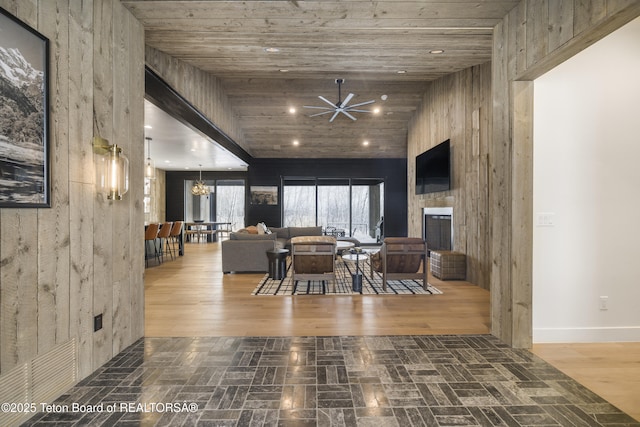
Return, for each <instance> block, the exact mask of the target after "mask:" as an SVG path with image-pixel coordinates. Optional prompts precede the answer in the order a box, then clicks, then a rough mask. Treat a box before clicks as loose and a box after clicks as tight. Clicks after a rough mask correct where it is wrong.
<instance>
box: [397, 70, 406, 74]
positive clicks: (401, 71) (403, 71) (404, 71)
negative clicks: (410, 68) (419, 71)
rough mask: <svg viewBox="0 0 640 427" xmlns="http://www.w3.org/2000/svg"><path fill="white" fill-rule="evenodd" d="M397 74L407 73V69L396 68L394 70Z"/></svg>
mask: <svg viewBox="0 0 640 427" xmlns="http://www.w3.org/2000/svg"><path fill="white" fill-rule="evenodd" d="M396 72H397V73H398V74H407V70H398V71H396Z"/></svg>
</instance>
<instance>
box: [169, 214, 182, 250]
mask: <svg viewBox="0 0 640 427" xmlns="http://www.w3.org/2000/svg"><path fill="white" fill-rule="evenodd" d="M182 224H183V222H182V221H176V222H174V223H173V227H171V233H169V238H170V240H171V245H172V248H171V250H172V251H173V253H174V255H175V253H176V251H177V250H176V244H177V245H178V250H179V249H180V234H181V233H182Z"/></svg>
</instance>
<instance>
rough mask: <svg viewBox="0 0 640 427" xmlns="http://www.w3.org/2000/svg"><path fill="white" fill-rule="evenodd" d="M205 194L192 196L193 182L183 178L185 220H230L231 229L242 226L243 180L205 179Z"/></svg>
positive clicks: (243, 212) (243, 208) (243, 207)
mask: <svg viewBox="0 0 640 427" xmlns="http://www.w3.org/2000/svg"><path fill="white" fill-rule="evenodd" d="M204 183H205V184H206V185H207V186H208V187H209V194H208V195H206V196H194V195H193V194H191V187H193V184H194V182H193V181H190V180H185V182H184V186H185V197H186V200H185V205H184V206H185V213H184V218H185V221H187V222H192V221H198V220H201V221H206V222H230V223H231V229H232V230H238V229H240V228H242V227H244V214H245V206H244V202H245V183H244V181H243V180H207V181H204Z"/></svg>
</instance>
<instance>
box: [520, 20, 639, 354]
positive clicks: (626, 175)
mask: <svg viewBox="0 0 640 427" xmlns="http://www.w3.org/2000/svg"><path fill="white" fill-rule="evenodd" d="M533 203H534V230H533V234H534V247H533V254H534V258H533V328H534V332H533V341H534V342H602V341H640V269H639V268H638V266H640V18H639V19H636V20H635V21H633V22H631V23H629V24H628V25H626V26H625V27H623V28H621V29H620V30H618V31H616V32H615V33H613V34H611V35H609V36H608V37H606V38H605V39H603V40H601V41H599V42H598V43H596V44H594V45H593V46H591V47H590V48H588V49H586V50H585V51H583V52H581V53H580V54H578V55H576V56H574V57H573V58H571V59H569V60H568V61H566V62H565V63H563V64H561V65H560V66H558V67H557V68H555V69H553V70H552V71H550V72H549V73H547V74H545V75H543V76H542V77H540V78H539V79H537V80H536V81H535V107H534V197H533ZM541 213H550V214H552V215H550V216H549V217H548V219H551V221H552V222H553V225H552V226H549V225H546V226H540V225H539V224H538V221H539V220H540V219H541V218H540V214H541ZM601 296H606V297H608V310H601V309H600V297H601Z"/></svg>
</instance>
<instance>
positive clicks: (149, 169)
mask: <svg viewBox="0 0 640 427" xmlns="http://www.w3.org/2000/svg"><path fill="white" fill-rule="evenodd" d="M145 139H146V140H147V160H146V162H145V163H144V177H145V178H149V179H156V164H155V163H154V161H153V160H151V138H149V137H146V138H145Z"/></svg>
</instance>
